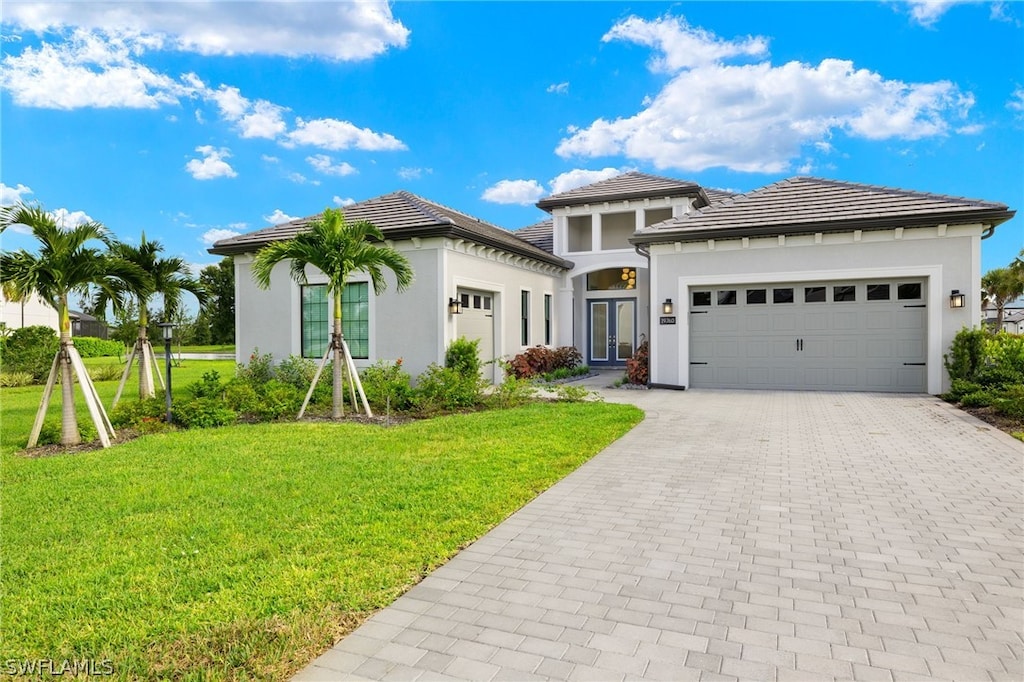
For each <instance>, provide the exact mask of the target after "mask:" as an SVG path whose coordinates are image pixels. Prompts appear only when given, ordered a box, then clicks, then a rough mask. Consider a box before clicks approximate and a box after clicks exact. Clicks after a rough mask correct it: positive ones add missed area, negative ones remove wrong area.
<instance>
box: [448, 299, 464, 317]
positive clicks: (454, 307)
mask: <svg viewBox="0 0 1024 682" xmlns="http://www.w3.org/2000/svg"><path fill="white" fill-rule="evenodd" d="M448 314H449V315H461V314H462V303H461V302H460V301H459V299H457V298H449V299H448Z"/></svg>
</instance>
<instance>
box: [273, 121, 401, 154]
mask: <svg viewBox="0 0 1024 682" xmlns="http://www.w3.org/2000/svg"><path fill="white" fill-rule="evenodd" d="M287 143H288V145H290V146H294V145H299V144H301V145H310V146H313V147H320V148H321V149H330V150H332V151H338V150H341V149H353V148H355V149H362V150H365V151H401V150H404V149H407V147H406V146H405V143H403V142H402V141H401V140H399V139H398V138H396V137H395V136H394V135H390V134H388V133H376V132H374V131H372V130H370V129H369V128H359V127H358V126H356V125H354V124H352V123H350V122H349V121H339V120H337V119H334V118H318V119H314V120H312V121H304V120H303V119H301V118H299V119H296V121H295V130H293V131H291V132H290V133H288V135H287Z"/></svg>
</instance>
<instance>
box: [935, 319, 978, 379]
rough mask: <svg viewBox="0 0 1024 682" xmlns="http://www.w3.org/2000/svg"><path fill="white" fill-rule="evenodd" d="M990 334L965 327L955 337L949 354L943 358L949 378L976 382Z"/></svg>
mask: <svg viewBox="0 0 1024 682" xmlns="http://www.w3.org/2000/svg"><path fill="white" fill-rule="evenodd" d="M988 336H989V334H988V332H986V331H985V330H984V329H968V328H967V327H964V328H963V329H961V330H960V331H958V332H957V333H956V336H955V337H953V343H952V345H950V347H949V353H948V354H947V355H944V356H942V359H943V363H944V364H945V365H946V371H947V372H949V378H950V379H951V380H954V379H965V380H967V381H974V379H975V377H976V376H977V373H978V370H980V369H981V367H982V366H983V362H984V356H985V341H986V340H987V338H988Z"/></svg>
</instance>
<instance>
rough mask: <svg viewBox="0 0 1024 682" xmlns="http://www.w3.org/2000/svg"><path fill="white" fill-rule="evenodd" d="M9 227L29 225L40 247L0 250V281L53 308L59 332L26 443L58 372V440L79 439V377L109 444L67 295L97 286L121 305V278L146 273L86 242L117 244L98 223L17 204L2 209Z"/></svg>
mask: <svg viewBox="0 0 1024 682" xmlns="http://www.w3.org/2000/svg"><path fill="white" fill-rule="evenodd" d="M11 225H24V226H26V227H28V228H29V229H30V230H31V232H32V235H33V236H34V237H35V238H36V239H38V240H39V243H40V248H39V253H38V254H33V253H29V252H28V251H25V250H24V249H21V250H19V251H15V252H6V251H4V252H2V253H0V281H2V282H3V283H4V284H9V286H12V287H14V289H15V290H16V291H17V292H19V293H20V294H22V295H32V294H35V295H37V296H39V297H40V298H41V299H43V300H44V301H46V302H47V303H49V304H50V305H51V306H53V308H54V309H56V311H57V317H58V323H59V331H60V347H59V349H58V351H57V355H56V357H54V361H53V367H52V368H51V370H50V377H49V379H48V381H47V387H46V390H45V391H44V392H43V400H42V402H41V403H40V405H39V411H38V412H37V413H36V423H35V425H34V426H33V429H32V435H31V436H30V437H29V443H28V444H29V447H32V446H33V445H35V442H36V440H37V438H38V436H39V429H40V428H41V427H42V423H43V419H44V418H45V416H46V408H47V406H48V404H49V399H50V393H51V392H52V390H53V383H54V381H55V379H56V377H57V374H58V373H59V374H60V381H61V444H62V445H75V444H77V443H79V442H81V435H80V434H79V431H78V419H77V416H76V414H75V399H74V398H75V396H74V383H73V381H74V376H75V375H77V377H78V381H79V384H80V385H81V387H82V392H83V393H84V394H85V402H86V405H87V406H88V407H89V412H90V414H91V416H92V419H93V422H94V423H95V424H96V430H97V431H98V432H99V435H100V441H101V442H103V444H104V445H109V437H108V433H109V434H112V433H113V429H112V428H110V421H109V419H107V417H106V413H105V412H104V411H103V406H102V405H100V404H99V400H98V399H97V397H96V389H95V387H93V385H92V380H91V379H90V378H89V374H88V372H86V371H85V367H84V365H83V364H82V360H81V357H80V356H79V355H78V351H77V350H76V349H75V347H74V343H73V342H72V340H71V317H70V315H69V308H68V298H69V296H70V295H71V294H72V293H79V294H87V293H88V290H89V287H90V286H95V287H97V288H98V289H100V290H101V291H105V292H107V293H108V294H109V295H110V296H111V300H112V301H114V302H115V303H116V304H118V305H120V299H119V298H118V295H117V292H118V290H119V288H121V287H123V286H124V282H127V281H140V280H141V281H145V280H146V279H147V277H148V276H147V275H146V274H145V273H144V272H142V271H141V270H140V269H139V268H138V267H137V266H134V265H132V264H131V263H126V262H124V261H121V260H119V259H116V258H112V257H111V256H110V255H109V254H108V253H107V252H105V251H102V250H99V249H96V248H93V247H90V246H87V244H88V243H89V242H92V241H100V242H102V243H103V244H104V245H105V246H107V247H109V246H110V245H112V244H114V243H115V241H114V239H113V238H112V237H111V235H110V233H109V232H108V231H107V229H106V228H105V227H103V225H101V224H100V223H97V222H87V223H84V224H81V225H77V226H75V227H71V228H68V229H64V228H62V227H60V226H58V225H57V223H56V221H55V220H54V218H53V216H52V215H50V214H49V213H47V212H46V211H44V210H43V209H42V208H41V207H39V206H26V205H25V204H16V205H13V206H6V207H4V208H3V209H0V233H2V232H4V231H5V230H6V229H7V228H8V227H10V226H11Z"/></svg>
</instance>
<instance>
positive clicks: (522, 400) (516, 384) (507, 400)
mask: <svg viewBox="0 0 1024 682" xmlns="http://www.w3.org/2000/svg"><path fill="white" fill-rule="evenodd" d="M536 397H537V387H536V386H535V385H534V384H533V382H531V381H530V380H529V379H517V378H516V377H505V380H504V381H502V382H501V383H500V384H498V385H497V386H495V387H494V390H493V391H492V392H491V394H490V395H489V396H488V397H487V403H488V404H489V405H492V406H494V407H497V408H501V409H503V410H504V409H508V408H510V407H519V406H520V405H525V404H526V403H528V402H530V401H532V400H534V399H536Z"/></svg>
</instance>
